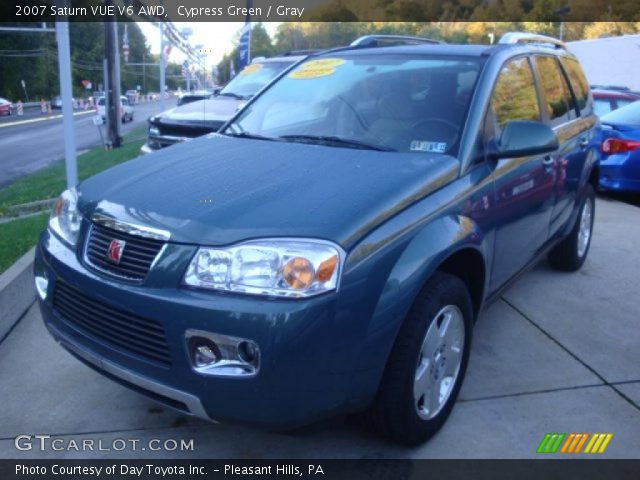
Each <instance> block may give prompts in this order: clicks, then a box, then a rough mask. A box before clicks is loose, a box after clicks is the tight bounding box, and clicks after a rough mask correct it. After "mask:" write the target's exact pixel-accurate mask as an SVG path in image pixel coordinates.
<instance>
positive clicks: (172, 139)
mask: <svg viewBox="0 0 640 480" xmlns="http://www.w3.org/2000/svg"><path fill="white" fill-rule="evenodd" d="M149 139H150V140H156V141H158V142H163V141H167V142H172V143H180V142H186V141H187V140H193V138H192V137H178V136H176V135H149Z"/></svg>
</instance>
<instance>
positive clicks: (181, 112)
mask: <svg viewBox="0 0 640 480" xmlns="http://www.w3.org/2000/svg"><path fill="white" fill-rule="evenodd" d="M243 102H244V100H238V99H235V98H232V97H214V98H209V99H207V100H198V101H197V102H192V103H187V104H186V105H182V106H180V107H176V108H172V109H171V110H167V111H166V112H163V113H161V114H160V115H156V116H155V117H151V119H150V120H149V121H150V122H151V123H153V124H159V125H163V124H169V125H175V124H183V125H189V124H202V123H203V122H216V123H219V122H226V121H227V120H229V119H230V118H231V117H232V116H233V114H234V113H236V110H237V109H238V106H239V105H240V104H241V103H243Z"/></svg>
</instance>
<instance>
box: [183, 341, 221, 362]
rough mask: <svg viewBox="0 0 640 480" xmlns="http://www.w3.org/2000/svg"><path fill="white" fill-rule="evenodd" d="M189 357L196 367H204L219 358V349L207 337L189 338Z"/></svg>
mask: <svg viewBox="0 0 640 480" xmlns="http://www.w3.org/2000/svg"><path fill="white" fill-rule="evenodd" d="M190 343H191V348H190V350H191V359H192V360H193V366H194V367H196V368H205V367H209V366H211V365H213V364H214V363H216V362H217V361H219V360H220V351H219V350H218V347H217V346H216V344H215V343H213V342H212V341H211V340H209V339H207V338H198V337H195V338H192V339H191V342H190Z"/></svg>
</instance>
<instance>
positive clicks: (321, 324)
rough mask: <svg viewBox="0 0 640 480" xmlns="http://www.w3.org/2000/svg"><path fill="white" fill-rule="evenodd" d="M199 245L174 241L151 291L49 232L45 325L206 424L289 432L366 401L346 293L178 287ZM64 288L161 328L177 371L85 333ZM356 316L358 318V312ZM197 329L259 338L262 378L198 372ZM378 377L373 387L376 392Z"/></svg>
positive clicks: (94, 360)
mask: <svg viewBox="0 0 640 480" xmlns="http://www.w3.org/2000/svg"><path fill="white" fill-rule="evenodd" d="M81 241H82V239H81ZM195 248H196V247H195V246H189V245H173V244H171V245H170V248H167V249H165V251H164V252H163V253H162V254H161V257H160V258H159V260H158V262H157V264H156V265H155V267H154V269H153V271H152V272H151V273H150V274H149V276H148V278H147V280H146V282H145V285H144V286H142V285H129V284H123V283H121V282H118V281H117V280H115V279H112V278H109V277H105V276H100V275H99V274H97V273H94V272H93V271H92V270H89V269H87V268H86V267H85V266H84V264H83V263H82V261H81V260H80V258H79V256H78V255H77V254H76V253H75V252H72V251H71V250H69V248H68V247H66V246H65V245H63V244H62V243H61V242H60V241H59V240H58V239H57V238H56V237H55V236H53V235H51V234H50V233H49V232H48V231H47V232H44V233H43V234H42V237H41V239H40V242H39V245H38V248H37V251H36V260H35V271H36V273H37V274H38V275H45V276H46V278H47V279H48V286H47V295H46V298H45V300H41V301H40V302H39V304H40V308H41V311H42V316H43V318H44V322H45V324H46V326H47V328H48V329H49V331H50V333H51V334H52V335H53V336H54V338H56V340H57V341H58V342H59V343H60V344H61V345H62V346H64V347H65V348H66V349H67V350H69V351H70V352H71V353H73V354H74V355H75V356H76V357H78V358H79V359H81V360H82V361H84V362H85V363H87V364H89V365H90V366H91V367H93V368H95V369H97V370H98V371H100V372H101V373H103V374H105V375H107V376H108V377H110V378H112V379H113V380H116V381H118V382H120V383H123V384H125V385H126V386H129V387H131V388H133V389H134V390H137V391H138V392H140V393H143V394H145V395H147V396H149V397H150V398H152V399H154V400H156V401H160V402H162V403H164V404H166V405H168V406H171V407H173V408H177V409H179V410H182V411H185V412H187V413H189V414H192V415H196V416H198V417H202V418H207V419H215V420H216V421H230V422H235V423H250V424H256V425H261V426H266V427H290V426H296V425H302V424H306V423H309V422H312V421H314V420H316V419H318V418H322V417H325V416H329V415H332V414H335V413H340V412H342V411H349V410H353V409H354V405H361V404H362V401H363V398H362V393H361V391H360V393H357V394H355V395H354V388H353V387H354V385H353V382H352V375H353V373H354V372H353V364H354V363H355V358H356V357H357V356H356V355H355V351H356V350H357V346H358V343H357V342H355V343H354V342H352V341H345V339H348V338H353V332H352V334H351V335H349V334H347V332H346V331H345V328H348V326H347V325H345V324H344V321H345V318H344V315H337V314H336V312H337V309H338V308H339V306H338V305H339V303H340V301H339V296H340V295H339V294H327V295H323V296H319V297H316V298H313V299H305V300H288V299H283V300H276V299H266V298H264V299H263V298H256V297H248V296H242V295H234V294H215V293H212V292H202V291H197V290H190V289H184V288H180V287H179V286H178V285H177V284H176V282H175V272H176V271H179V272H184V269H185V268H186V263H187V262H188V260H189V259H190V258H191V257H192V254H193V252H194V251H195ZM181 259H182V260H181ZM181 262H182V263H184V264H181ZM170 271H171V272H174V275H173V276H172V275H170V274H169V273H170ZM57 282H64V283H65V284H67V285H69V286H71V287H73V288H75V289H77V290H79V291H82V293H83V294H84V295H86V296H90V297H91V298H93V299H95V300H96V302H101V303H102V304H109V305H112V306H114V307H117V308H119V309H121V310H123V311H126V312H131V313H135V314H137V315H144V316H145V317H148V318H152V319H153V320H155V321H157V322H159V323H161V324H162V325H163V327H164V330H165V332H166V338H167V342H168V345H169V350H170V354H171V363H170V365H159V364H156V363H154V362H152V361H149V360H148V359H145V358H141V357H139V356H137V355H136V354H135V353H132V352H130V351H127V350H125V349H122V348H120V347H118V346H114V345H113V344H110V343H109V342H108V341H104V340H102V339H101V338H98V337H96V336H94V335H91V334H90V333H88V332H86V331H84V330H82V329H81V328H77V325H74V324H73V323H72V322H69V321H68V319H66V318H64V316H63V315H62V314H61V313H60V312H59V311H58V310H57V309H56V308H54V304H53V297H54V296H55V290H56V284H57ZM349 313H350V315H351V317H352V318H353V319H354V321H357V318H358V314H357V312H356V311H350V312H349ZM189 329H195V330H201V331H209V332H213V333H216V334H220V335H230V336H237V337H242V338H246V339H250V340H252V341H253V342H255V343H256V344H257V345H258V346H259V348H260V356H261V365H260V371H259V373H258V374H257V375H256V376H254V377H250V378H245V377H228V378H227V377H212V376H206V375H202V374H199V373H196V372H195V371H194V370H193V369H192V366H191V363H190V361H189V357H188V352H187V342H186V339H185V332H186V331H187V330H189ZM341 331H342V332H345V334H344V335H342V338H340V337H339V334H338V332H341ZM355 335H357V334H355ZM378 380H379V379H378V378H372V379H370V381H368V382H367V385H369V386H370V388H368V390H369V394H370V395H373V393H374V392H375V388H373V389H372V388H371V387H375V385H376V384H377V381H378Z"/></svg>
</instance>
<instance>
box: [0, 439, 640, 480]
mask: <svg viewBox="0 0 640 480" xmlns="http://www.w3.org/2000/svg"><path fill="white" fill-rule="evenodd" d="M505 447H506V446H505ZM638 472H640V460H599V461H597V462H593V461H579V460H568V461H561V462H558V461H552V460H379V459H361V460H314V459H311V460H304V461H301V460H287V459H280V460H192V461H188V460H152V459H149V460H116V459H113V460H94V461H91V460H69V459H65V460H62V459H61V460H25V461H21V460H0V478H1V479H2V480H14V479H29V480H33V479H42V480H46V479H59V480H66V479H69V480H72V479H73V480H88V479H105V480H115V479H134V478H135V479H142V480H145V479H157V478H163V479H176V480H180V479H197V478H207V479H209V480H215V479H231V478H233V479H242V478H264V479H266V478H276V479H277V478H282V479H293V478H303V479H344V480H360V479H362V480H365V479H372V480H409V479H423V478H438V479H461V480H462V479H465V480H466V479H473V480H485V479H486V480H502V479H504V480H507V479H508V480H513V479H518V480H528V479H531V480H533V479H535V480H539V479H547V478H562V479H563V480H571V479H580V480H601V479H616V480H627V479H629V480H631V479H633V480H637V479H638Z"/></svg>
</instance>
